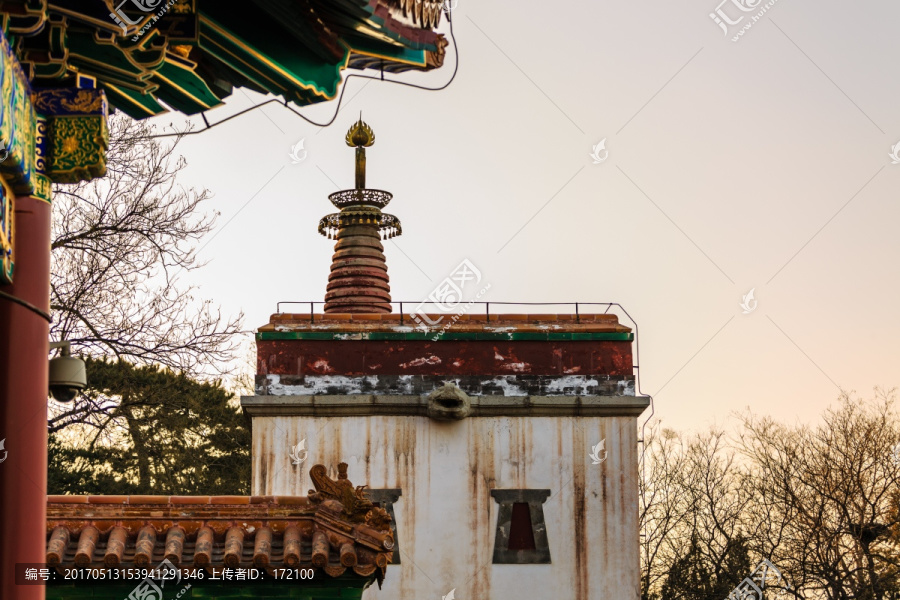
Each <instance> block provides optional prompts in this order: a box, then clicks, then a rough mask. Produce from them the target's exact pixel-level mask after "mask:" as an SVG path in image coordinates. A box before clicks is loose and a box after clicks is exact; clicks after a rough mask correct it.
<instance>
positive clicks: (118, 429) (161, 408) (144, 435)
mask: <svg viewBox="0 0 900 600" xmlns="http://www.w3.org/2000/svg"><path fill="white" fill-rule="evenodd" d="M87 374H88V386H89V387H88V389H87V390H85V394H84V398H83V399H82V400H81V401H82V402H90V403H92V404H93V407H94V410H93V411H92V418H91V419H90V420H89V421H87V422H86V423H84V424H79V425H76V426H72V427H70V428H67V429H65V430H63V431H62V432H59V433H55V434H51V438H50V446H49V474H48V490H49V493H51V494H64V493H69V494H173V495H182V494H204V495H207V494H208V495H216V494H218V495H225V494H247V493H249V484H250V481H249V479H250V429H249V426H248V423H247V421H246V419H245V417H244V416H243V415H242V414H241V411H240V408H239V407H237V406H235V403H234V401H233V398H232V395H231V394H230V393H228V392H227V391H226V390H225V389H223V388H222V387H221V386H220V385H219V384H218V383H202V382H198V381H195V380H193V379H191V378H189V377H187V376H186V375H184V374H183V373H175V372H173V371H170V370H167V369H161V368H159V367H157V366H135V365H132V364H130V363H128V362H125V361H117V362H107V361H103V360H94V359H89V360H88V361H87Z"/></svg>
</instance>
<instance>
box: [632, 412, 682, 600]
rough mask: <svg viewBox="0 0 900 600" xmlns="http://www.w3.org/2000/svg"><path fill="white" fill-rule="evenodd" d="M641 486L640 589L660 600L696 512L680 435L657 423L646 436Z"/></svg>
mask: <svg viewBox="0 0 900 600" xmlns="http://www.w3.org/2000/svg"><path fill="white" fill-rule="evenodd" d="M641 463H642V469H641V478H640V480H639V484H640V526H641V542H640V543H641V589H642V590H643V598H644V599H645V600H649V599H651V598H656V597H658V596H657V595H656V591H657V590H659V589H660V586H661V585H662V581H663V579H664V578H665V577H666V575H667V573H668V572H669V569H670V568H671V566H672V564H673V563H674V562H675V560H677V558H678V554H679V550H680V548H681V546H682V544H683V543H684V532H685V531H689V519H690V515H691V513H692V512H693V506H692V504H691V497H690V494H689V491H688V487H687V481H686V474H687V456H686V450H685V447H684V443H683V441H682V439H681V436H679V435H678V433H676V432H675V431H673V430H671V429H661V428H660V426H659V423H658V422H657V423H655V424H654V425H653V426H652V427H651V428H650V431H649V432H647V433H646V434H645V436H644V447H643V454H642V457H641Z"/></svg>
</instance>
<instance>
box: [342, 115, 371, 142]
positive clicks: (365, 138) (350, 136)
mask: <svg viewBox="0 0 900 600" xmlns="http://www.w3.org/2000/svg"><path fill="white" fill-rule="evenodd" d="M344 141H346V142H347V145H348V146H350V147H351V148H352V147H356V148H368V147H369V146H371V145H372V144H374V143H375V132H374V131H372V128H371V127H369V125H368V124H367V123H365V122H364V121H363V120H362V113H360V114H359V121H357V122H356V123H354V124H353V126H352V127H350V130H349V131H347V136H346V137H345V138H344Z"/></svg>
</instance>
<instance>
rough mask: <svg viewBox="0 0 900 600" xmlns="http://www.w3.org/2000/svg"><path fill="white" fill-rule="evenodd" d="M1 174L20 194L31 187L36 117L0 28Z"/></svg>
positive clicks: (25, 82)
mask: <svg viewBox="0 0 900 600" xmlns="http://www.w3.org/2000/svg"><path fill="white" fill-rule="evenodd" d="M0 94H2V95H0V150H4V151H5V152H4V153H3V154H6V159H5V160H4V161H3V162H2V163H0V177H2V178H3V180H4V181H5V182H6V183H7V184H8V185H9V186H10V187H11V188H12V189H13V191H14V192H15V193H16V194H18V195H20V196H26V195H31V193H32V192H33V191H34V182H33V177H34V173H35V168H36V166H35V133H36V123H35V121H36V119H35V111H34V105H33V104H32V102H31V86H30V85H29V83H28V79H27V78H26V77H25V72H24V71H23V70H22V66H21V65H20V64H19V61H18V59H17V58H16V55H15V53H14V52H13V50H12V48H11V47H10V45H9V41H8V40H7V39H6V36H4V35H2V32H0Z"/></svg>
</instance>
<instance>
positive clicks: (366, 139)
mask: <svg viewBox="0 0 900 600" xmlns="http://www.w3.org/2000/svg"><path fill="white" fill-rule="evenodd" d="M344 141H346V142H347V145H348V146H350V147H351V148H352V147H355V148H356V189H358V190H362V189H365V187H366V148H368V147H369V146H371V145H372V144H374V143H375V132H373V131H372V128H371V127H369V126H368V125H366V124H365V123H364V122H363V120H362V111H360V112H359V121H357V122H356V123H354V124H353V126H352V127H351V128H350V130H349V131H348V132H347V136H346V137H345V138H344Z"/></svg>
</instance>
